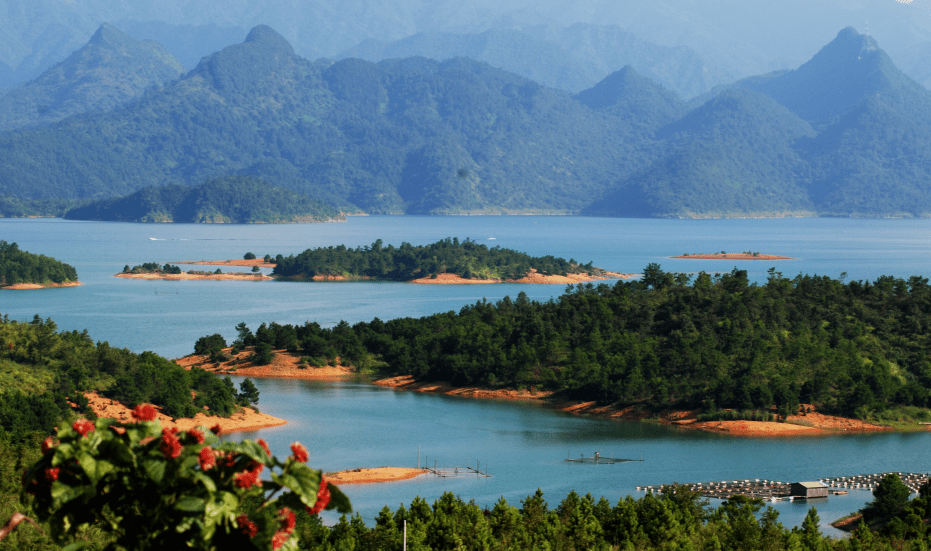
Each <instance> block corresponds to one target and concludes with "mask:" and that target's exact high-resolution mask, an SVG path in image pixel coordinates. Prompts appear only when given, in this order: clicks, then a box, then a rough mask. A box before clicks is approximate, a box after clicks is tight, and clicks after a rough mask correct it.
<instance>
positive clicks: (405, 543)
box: [404, 519, 407, 551]
mask: <svg viewBox="0 0 931 551" xmlns="http://www.w3.org/2000/svg"><path fill="white" fill-rule="evenodd" d="M404 551H407V519H404Z"/></svg>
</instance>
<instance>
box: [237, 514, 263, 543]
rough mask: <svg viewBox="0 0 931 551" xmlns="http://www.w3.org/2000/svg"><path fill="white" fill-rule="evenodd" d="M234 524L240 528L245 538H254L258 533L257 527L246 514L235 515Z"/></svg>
mask: <svg viewBox="0 0 931 551" xmlns="http://www.w3.org/2000/svg"><path fill="white" fill-rule="evenodd" d="M236 526H238V527H239V529H240V530H242V533H243V535H244V536H246V537H247V538H254V537H255V536H256V534H258V533H259V527H258V526H256V524H255V523H254V522H252V521H251V520H249V517H248V516H246V515H239V516H238V517H236Z"/></svg>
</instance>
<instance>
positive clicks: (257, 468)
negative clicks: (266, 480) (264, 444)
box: [247, 459, 265, 474]
mask: <svg viewBox="0 0 931 551" xmlns="http://www.w3.org/2000/svg"><path fill="white" fill-rule="evenodd" d="M247 469H248V470H250V471H254V472H255V474H259V473H261V472H262V471H263V470H265V464H264V463H259V462H258V461H256V460H254V459H253V460H252V461H250V462H249V466H248V467H247Z"/></svg>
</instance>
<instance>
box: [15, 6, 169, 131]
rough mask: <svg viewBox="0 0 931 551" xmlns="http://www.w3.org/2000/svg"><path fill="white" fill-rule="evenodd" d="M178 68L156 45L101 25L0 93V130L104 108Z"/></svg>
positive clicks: (159, 81) (164, 79)
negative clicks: (59, 59)
mask: <svg viewBox="0 0 931 551" xmlns="http://www.w3.org/2000/svg"><path fill="white" fill-rule="evenodd" d="M184 72H185V69H184V67H183V66H182V65H181V64H180V63H179V62H178V60H177V59H175V58H174V57H173V56H172V55H171V54H170V53H169V52H168V50H166V49H165V48H164V47H163V46H161V45H160V44H158V43H156V42H152V41H139V40H136V39H135V38H133V37H131V36H129V35H127V34H125V33H123V32H122V31H120V30H119V29H117V28H116V27H113V26H112V25H107V24H104V25H102V26H101V27H100V28H99V29H97V32H96V33H94V36H92V37H91V39H90V41H88V43H87V44H85V45H84V47H82V48H81V49H79V50H78V51H76V52H74V53H73V54H71V56H69V57H68V59H66V60H64V61H62V62H61V63H59V64H57V65H55V66H54V67H52V68H50V69H48V70H47V71H45V72H44V73H43V74H42V75H40V76H39V77H38V78H36V79H35V80H33V81H32V82H29V83H27V84H26V85H24V86H21V87H18V88H14V89H12V90H10V91H9V93H7V94H6V95H2V96H0V131H6V130H13V129H15V128H20V127H23V126H28V125H31V124H51V123H55V122H58V121H60V120H62V119H64V118H67V117H69V116H72V115H77V114H80V113H86V112H101V111H108V110H110V109H113V108H116V107H118V106H120V105H122V104H124V103H126V102H127V101H130V100H132V99H134V98H136V97H138V96H140V95H141V94H142V93H143V92H144V91H145V90H146V89H148V88H150V87H152V86H161V85H164V84H167V83H169V82H171V81H173V80H176V79H178V78H179V77H180V76H181V75H182V74H183V73H184Z"/></svg>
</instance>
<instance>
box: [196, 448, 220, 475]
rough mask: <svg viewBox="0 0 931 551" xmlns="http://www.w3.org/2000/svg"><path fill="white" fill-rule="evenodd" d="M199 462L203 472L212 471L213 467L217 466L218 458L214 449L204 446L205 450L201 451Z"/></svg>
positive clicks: (198, 457)
mask: <svg viewBox="0 0 931 551" xmlns="http://www.w3.org/2000/svg"><path fill="white" fill-rule="evenodd" d="M197 460H198V462H199V463H200V470H202V471H206V470H209V469H212V468H213V466H214V465H216V464H217V456H216V455H214V454H213V448H211V447H210V446H204V448H203V449H202V450H200V454H199V455H198V456H197Z"/></svg>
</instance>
